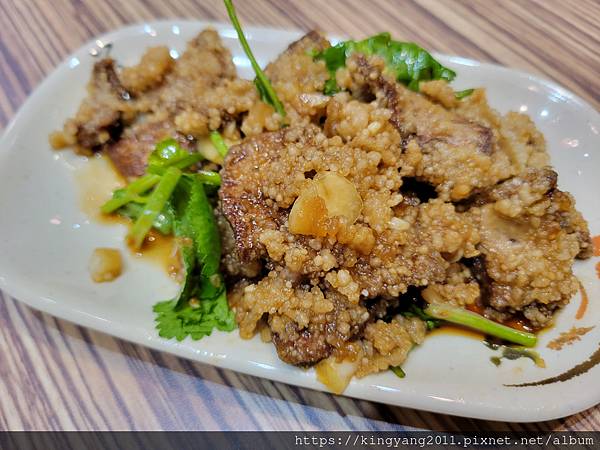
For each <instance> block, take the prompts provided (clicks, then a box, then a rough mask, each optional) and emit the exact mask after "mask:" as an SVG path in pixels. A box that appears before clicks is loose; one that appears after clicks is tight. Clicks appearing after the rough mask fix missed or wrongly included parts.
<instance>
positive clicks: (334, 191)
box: [289, 172, 363, 236]
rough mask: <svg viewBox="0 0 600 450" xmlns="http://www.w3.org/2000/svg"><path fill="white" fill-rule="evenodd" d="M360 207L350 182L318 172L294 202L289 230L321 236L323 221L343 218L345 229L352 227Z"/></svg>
mask: <svg viewBox="0 0 600 450" xmlns="http://www.w3.org/2000/svg"><path fill="white" fill-rule="evenodd" d="M362 207H363V203H362V199H361V198H360V195H359V194H358V191H357V190H356V187H355V186H354V184H353V183H352V182H350V181H349V180H348V179H346V178H345V177H343V176H342V175H340V174H338V173H336V172H321V173H319V174H317V175H316V176H315V177H314V178H313V180H312V181H310V182H309V183H308V184H307V186H306V187H305V188H304V189H303V190H302V192H301V193H300V195H299V196H298V198H297V199H296V201H295V202H294V206H292V211H291V212H290V217H289V229H290V231H291V232H292V233H295V234H305V235H312V236H325V235H326V234H327V223H328V221H327V219H331V218H333V217H343V218H345V219H346V220H345V222H346V223H347V224H348V225H352V224H353V223H354V222H356V219H358V216H360V213H361V212H362Z"/></svg>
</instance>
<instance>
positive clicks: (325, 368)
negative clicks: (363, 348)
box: [315, 356, 359, 394]
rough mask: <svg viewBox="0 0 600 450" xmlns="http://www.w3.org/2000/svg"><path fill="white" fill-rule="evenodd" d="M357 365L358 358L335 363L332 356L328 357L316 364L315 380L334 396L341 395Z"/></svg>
mask: <svg viewBox="0 0 600 450" xmlns="http://www.w3.org/2000/svg"><path fill="white" fill-rule="evenodd" d="M358 365H359V360H358V358H357V359H356V360H355V361H342V362H337V361H336V358H335V357H334V356H330V357H329V358H327V359H324V360H323V361H321V362H320V363H319V364H317V367H316V369H315V370H316V373H317V380H319V381H320V382H321V383H323V384H324V385H325V386H327V388H328V389H329V390H330V391H331V392H333V393H334V394H341V393H342V392H344V390H345V389H346V387H347V386H348V384H349V383H350V380H351V379H352V377H353V376H354V373H355V372H356V370H357V369H358Z"/></svg>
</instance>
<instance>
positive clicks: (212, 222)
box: [174, 174, 221, 277]
mask: <svg viewBox="0 0 600 450" xmlns="http://www.w3.org/2000/svg"><path fill="white" fill-rule="evenodd" d="M174 206H175V212H176V216H177V217H178V220H176V222H175V236H177V237H182V238H188V239H190V240H191V241H192V242H193V245H194V251H195V255H196V258H197V260H198V263H199V264H200V265H201V266H202V275H203V276H204V277H210V276H212V275H214V274H216V273H218V270H219V265H220V263H221V238H220V236H219V231H218V228H217V221H216V219H215V216H214V213H213V208H212V206H211V205H210V203H209V202H208V198H207V197H206V193H205V191H204V187H203V186H202V182H201V181H200V179H199V177H198V176H196V175H192V174H189V175H188V174H186V175H184V177H183V178H182V179H181V182H180V184H179V185H178V186H177V190H176V192H175V194H174Z"/></svg>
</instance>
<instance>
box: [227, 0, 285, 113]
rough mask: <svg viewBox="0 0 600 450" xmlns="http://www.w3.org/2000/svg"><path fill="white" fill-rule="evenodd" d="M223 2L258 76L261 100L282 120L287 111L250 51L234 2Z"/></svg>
mask: <svg viewBox="0 0 600 450" xmlns="http://www.w3.org/2000/svg"><path fill="white" fill-rule="evenodd" d="M223 2H224V3H225V8H226V9H227V14H228V15H229V19H230V20H231V24H232V25H233V28H234V29H235V31H236V33H237V35H238V39H239V41H240V45H241V46H242V48H243V49H244V53H246V56H247V57H248V59H249V60H250V64H251V65H252V69H254V73H255V74H256V78H255V79H254V84H255V85H256V88H257V90H258V93H259V95H260V98H261V100H262V101H264V102H265V103H268V104H269V105H271V106H273V108H275V111H277V113H278V114H279V115H280V116H281V117H282V118H284V117H285V109H284V108H283V104H282V103H281V101H280V100H279V97H277V94H276V93H275V90H274V89H273V86H271V81H270V80H269V78H267V76H266V75H265V73H264V72H263V70H262V69H261V68H260V66H259V65H258V63H257V62H256V58H254V54H253V53H252V50H251V49H250V45H249V44H248V41H247V40H246V36H244V32H243V31H242V26H241V25H240V22H239V20H238V18H237V14H236V12H235V8H234V6H233V2H232V1H231V0H223Z"/></svg>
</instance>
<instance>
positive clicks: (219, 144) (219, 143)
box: [210, 131, 229, 157]
mask: <svg viewBox="0 0 600 450" xmlns="http://www.w3.org/2000/svg"><path fill="white" fill-rule="evenodd" d="M210 141H211V142H212V145H214V146H215V148H216V149H217V151H218V152H219V154H220V155H221V156H222V157H225V155H226V154H227V152H228V151H229V149H228V148H227V144H226V143H225V141H224V140H223V136H221V134H220V133H219V132H218V131H212V132H211V133H210Z"/></svg>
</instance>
